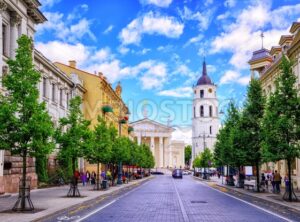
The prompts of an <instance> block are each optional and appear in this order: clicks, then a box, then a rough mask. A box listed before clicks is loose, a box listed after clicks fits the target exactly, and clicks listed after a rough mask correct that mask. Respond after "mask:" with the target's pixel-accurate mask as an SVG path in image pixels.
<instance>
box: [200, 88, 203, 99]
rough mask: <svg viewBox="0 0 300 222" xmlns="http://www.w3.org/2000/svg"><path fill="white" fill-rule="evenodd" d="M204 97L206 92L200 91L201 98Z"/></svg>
mask: <svg viewBox="0 0 300 222" xmlns="http://www.w3.org/2000/svg"><path fill="white" fill-rule="evenodd" d="M203 97H204V90H203V89H201V90H200V98H203Z"/></svg>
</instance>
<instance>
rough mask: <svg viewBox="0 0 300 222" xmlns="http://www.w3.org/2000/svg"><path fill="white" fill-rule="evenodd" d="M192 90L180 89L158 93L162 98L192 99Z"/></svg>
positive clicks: (188, 88)
mask: <svg viewBox="0 0 300 222" xmlns="http://www.w3.org/2000/svg"><path fill="white" fill-rule="evenodd" d="M192 92H193V90H192V88H191V87H178V88H175V89H169V90H162V91H160V92H158V95H160V96H171V97H178V98H186V97H188V98H190V97H191V95H192Z"/></svg>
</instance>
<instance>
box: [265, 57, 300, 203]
mask: <svg viewBox="0 0 300 222" xmlns="http://www.w3.org/2000/svg"><path fill="white" fill-rule="evenodd" d="M292 67H293V64H292V62H290V61H288V60H287V58H286V57H285V55H283V56H282V59H281V64H280V71H281V73H280V75H279V76H278V78H277V79H276V81H275V84H276V89H275V92H274V93H273V94H271V95H270V97H269V100H268V103H267V109H266V112H265V115H264V119H263V136H264V139H263V141H262V147H263V148H262V154H263V158H264V160H265V161H274V162H275V161H279V160H286V161H287V165H288V177H289V181H290V183H291V181H292V178H291V171H292V169H291V163H292V161H293V160H294V159H295V158H299V156H300V143H299V139H300V107H299V105H300V98H299V96H298V94H297V93H298V91H297V89H296V76H295V75H294V73H293V71H292ZM291 184H292V183H291ZM293 194H294V192H293V189H292V186H289V190H288V192H287V195H286V196H287V197H286V196H284V198H287V199H288V200H290V201H292V200H293ZM294 198H296V196H294Z"/></svg>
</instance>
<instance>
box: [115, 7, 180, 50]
mask: <svg viewBox="0 0 300 222" xmlns="http://www.w3.org/2000/svg"><path fill="white" fill-rule="evenodd" d="M183 28H184V25H183V24H182V23H180V22H179V21H177V20H176V18H175V17H171V16H162V15H160V14H158V13H153V12H152V11H150V12H148V13H146V14H144V15H142V16H140V17H138V18H136V19H134V20H133V21H131V22H130V23H129V24H128V25H127V27H126V28H124V29H122V31H121V33H120V34H119V38H120V40H121V42H122V44H123V45H129V44H139V43H140V41H141V39H142V36H143V35H144V34H149V35H153V34H157V35H163V36H166V37H168V38H178V37H179V36H180V35H181V34H182V33H183Z"/></svg>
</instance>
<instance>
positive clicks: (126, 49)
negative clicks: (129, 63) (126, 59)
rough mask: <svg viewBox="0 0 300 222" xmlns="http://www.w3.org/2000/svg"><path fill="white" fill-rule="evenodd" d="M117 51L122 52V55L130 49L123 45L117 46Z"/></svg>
mask: <svg viewBox="0 0 300 222" xmlns="http://www.w3.org/2000/svg"><path fill="white" fill-rule="evenodd" d="M118 51H119V52H120V53H121V54H122V55H126V54H127V53H128V52H129V51H130V49H129V48H127V47H125V46H122V45H121V46H119V48H118Z"/></svg>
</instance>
